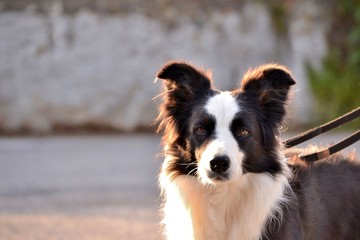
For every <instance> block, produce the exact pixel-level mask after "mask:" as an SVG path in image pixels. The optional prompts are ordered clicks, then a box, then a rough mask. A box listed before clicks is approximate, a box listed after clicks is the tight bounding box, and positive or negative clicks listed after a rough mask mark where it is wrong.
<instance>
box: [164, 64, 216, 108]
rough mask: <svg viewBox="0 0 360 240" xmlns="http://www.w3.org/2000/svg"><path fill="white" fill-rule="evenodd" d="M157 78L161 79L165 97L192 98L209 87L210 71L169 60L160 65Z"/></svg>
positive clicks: (175, 98) (172, 98) (181, 100)
mask: <svg viewBox="0 0 360 240" xmlns="http://www.w3.org/2000/svg"><path fill="white" fill-rule="evenodd" d="M157 78H159V79H163V80H165V81H164V85H165V89H166V91H167V92H168V94H167V97H168V98H170V100H174V101H177V102H185V101H189V100H192V99H193V98H194V97H195V96H196V95H197V94H200V93H206V92H207V91H209V90H210V88H211V80H210V79H211V76H210V73H208V72H205V71H203V70H200V69H197V68H195V67H193V66H192V65H190V64H187V63H183V62H170V63H168V64H166V65H165V66H163V67H162V69H161V70H160V71H159V73H158V74H157Z"/></svg>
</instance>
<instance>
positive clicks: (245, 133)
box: [236, 128, 250, 137]
mask: <svg viewBox="0 0 360 240" xmlns="http://www.w3.org/2000/svg"><path fill="white" fill-rule="evenodd" d="M236 135H237V136H238V137H247V136H249V135H250V132H249V130H247V129H246V128H239V129H238V130H237V131H236Z"/></svg>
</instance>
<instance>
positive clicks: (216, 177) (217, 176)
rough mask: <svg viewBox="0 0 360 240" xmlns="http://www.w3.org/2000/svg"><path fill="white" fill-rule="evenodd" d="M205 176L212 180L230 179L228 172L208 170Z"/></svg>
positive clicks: (222, 180)
mask: <svg viewBox="0 0 360 240" xmlns="http://www.w3.org/2000/svg"><path fill="white" fill-rule="evenodd" d="M207 176H208V178H209V179H211V180H212V181H219V182H224V181H228V180H230V174H229V173H228V172H224V173H217V172H214V171H208V172H207Z"/></svg>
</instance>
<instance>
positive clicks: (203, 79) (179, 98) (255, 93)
mask: <svg viewBox="0 0 360 240" xmlns="http://www.w3.org/2000/svg"><path fill="white" fill-rule="evenodd" d="M157 77H158V78H160V79H164V80H165V81H164V86H165V92H164V93H163V94H162V96H163V100H164V101H163V103H162V104H161V106H160V115H159V118H158V120H159V122H160V127H159V129H163V131H164V138H163V141H164V145H165V146H166V147H165V155H166V156H168V158H167V160H166V161H165V162H164V165H163V169H162V174H163V175H164V176H168V177H169V179H170V180H171V181H172V180H173V179H175V178H176V177H177V176H181V175H185V176H192V177H194V178H197V177H198V172H197V164H198V162H199V159H200V155H201V153H202V148H204V147H206V146H207V145H208V142H210V141H212V140H213V139H214V138H215V137H216V133H215V130H214V129H215V124H216V121H215V119H213V118H212V116H211V115H209V114H207V113H206V112H204V111H203V109H204V105H205V104H206V102H207V100H208V99H209V98H211V97H213V96H215V95H217V94H219V93H220V91H218V90H216V89H214V88H213V86H212V79H211V77H210V75H209V74H208V73H207V72H206V71H203V70H201V69H197V68H195V67H193V66H191V65H189V64H186V63H183V62H171V63H169V64H167V65H165V66H164V67H163V68H162V69H161V71H160V72H159V73H158V75H157ZM293 84H295V81H294V80H293V77H292V76H291V74H290V72H289V70H288V69H286V68H285V67H282V66H279V65H265V66H262V67H260V68H257V69H254V70H252V71H250V72H249V73H247V74H246V75H245V77H244V79H243V81H242V86H241V88H240V89H237V90H234V91H232V95H233V96H235V98H236V101H237V102H238V103H239V104H241V109H242V112H241V116H240V115H239V116H236V117H235V119H234V121H233V123H232V124H231V126H230V131H231V133H232V134H233V136H234V138H235V139H236V141H237V143H238V145H239V149H241V151H242V152H244V159H243V164H242V168H243V172H244V174H247V173H254V174H263V173H266V174H270V175H272V176H273V177H274V178H276V176H278V175H280V174H284V165H283V164H282V163H281V162H280V161H281V159H280V157H279V154H278V152H279V151H282V152H284V150H283V147H282V146H281V142H280V138H279V136H280V134H279V127H280V126H281V124H282V122H283V119H284V117H285V114H286V104H287V100H288V96H289V94H288V92H289V90H290V87H291V86H292V85H293ZM198 122H199V123H201V127H202V128H204V129H201V130H204V131H205V133H206V135H204V134H199V133H197V126H198V125H199V124H198ZM244 126H245V127H246V129H248V130H249V131H250V132H251V137H247V138H245V137H244V138H242V137H239V135H238V134H237V133H238V131H239V129H240V127H241V129H243V127H244ZM199 131H200V130H199ZM312 150H314V149H312ZM306 151H310V150H309V149H302V150H290V151H286V152H285V153H284V155H285V156H286V157H287V158H288V161H287V162H286V165H287V166H288V167H289V168H290V169H291V176H288V182H289V185H290V186H291V187H290V188H289V189H287V190H286V192H285V193H284V194H285V195H286V198H287V201H285V202H282V203H281V208H282V211H281V212H282V214H281V216H278V218H275V219H276V220H275V221H274V219H273V218H271V219H269V220H268V221H267V223H266V224H265V226H264V227H263V228H264V229H263V231H262V237H261V239H268V240H278V239H279V240H281V239H283V240H321V239H323V240H354V239H360V163H359V161H358V160H356V159H355V157H350V156H349V157H344V156H343V155H340V154H336V155H333V156H330V157H328V158H326V159H324V160H319V161H316V162H314V163H306V162H304V161H303V160H301V159H299V158H298V155H299V154H300V153H305V152H306ZM169 156H170V157H169ZM165 187H166V186H165ZM163 190H164V191H166V189H163ZM266 197H267V196H264V198H266ZM165 224H166V223H165ZM179 227H180V228H181V226H179ZM239 227H241V226H239Z"/></svg>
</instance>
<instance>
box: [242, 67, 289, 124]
mask: <svg viewBox="0 0 360 240" xmlns="http://www.w3.org/2000/svg"><path fill="white" fill-rule="evenodd" d="M294 84H295V81H294V79H293V77H292V76H291V73H290V71H289V70H288V69H287V68H286V67H284V66H281V65H277V64H267V65H262V66H260V67H258V68H255V69H250V70H249V71H248V72H247V73H246V74H245V75H244V78H243V80H242V85H241V90H242V91H243V92H244V93H245V94H246V95H249V96H251V97H250V98H251V99H253V97H255V98H256V99H257V101H258V103H259V104H260V107H261V109H262V111H263V112H264V116H265V117H266V118H267V120H269V121H272V122H273V123H275V124H281V122H282V120H283V118H284V116H285V112H286V111H285V105H286V101H287V100H288V95H289V90H290V87H291V86H292V85H294Z"/></svg>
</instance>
